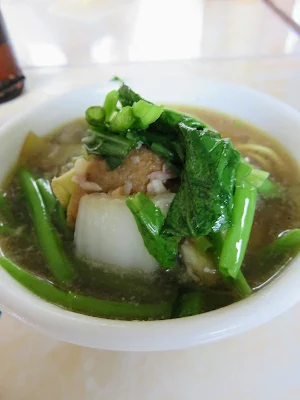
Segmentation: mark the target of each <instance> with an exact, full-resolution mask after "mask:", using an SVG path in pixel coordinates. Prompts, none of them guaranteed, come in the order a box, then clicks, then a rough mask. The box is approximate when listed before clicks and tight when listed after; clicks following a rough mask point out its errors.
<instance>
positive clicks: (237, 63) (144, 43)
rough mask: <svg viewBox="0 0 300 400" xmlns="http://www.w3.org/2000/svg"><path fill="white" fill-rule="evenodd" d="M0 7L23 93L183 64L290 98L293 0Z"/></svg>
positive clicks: (171, 71) (131, 0) (119, 0)
mask: <svg viewBox="0 0 300 400" xmlns="http://www.w3.org/2000/svg"><path fill="white" fill-rule="evenodd" d="M0 10H1V13H2V16H3V18H4V21H5V24H6V27H7V30H8V33H9V37H10V40H11V44H12V46H13V48H14V51H15V54H16V59H17V60H18V63H19V65H20V66H21V69H22V71H23V73H24V74H25V75H26V78H27V83H26V92H25V94H26V95H29V94H30V95H31V96H32V95H33V93H34V92H36V90H38V91H40V93H41V92H43V93H48V94H49V93H51V94H53V93H60V92H61V91H64V90H67V89H68V88H69V87H70V86H72V87H74V85H81V84H85V83H88V82H94V81H95V79H96V80H98V81H99V80H105V79H109V78H110V77H111V76H113V75H116V74H119V75H122V77H123V78H126V77H129V76H130V75H134V76H136V75H144V76H145V75H147V76H149V77H151V76H152V75H154V76H155V75H156V74H157V73H159V74H161V75H166V76H169V75H173V76H180V75H187V74H188V75H202V76H203V75H204V76H210V77H214V78H220V79H226V80H230V81H233V82H236V83H243V84H246V85H249V86H251V87H255V88H258V89H260V90H263V91H265V92H268V93H270V94H272V95H275V96H277V97H280V98H282V99H284V100H285V101H286V102H288V103H289V104H291V105H293V106H294V107H300V104H299V100H298V98H297V94H296V92H295V91H293V90H290V88H291V87H295V84H298V83H299V85H300V80H299V79H300V78H299V74H298V71H299V70H300V0H26V1H24V0H2V2H1V3H0ZM0 61H1V62H0V64H2V67H1V65H0V73H1V68H2V69H3V63H4V62H5V60H4V61H3V60H2V59H1V60H0ZM87 71H88V72H87ZM291 75H292V76H293V79H290V77H291ZM53 78H55V79H53ZM0 80H1V75H0ZM3 108H4V107H2V110H3ZM9 108H11V107H9ZM5 113H10V111H9V110H8V111H7V108H6V110H5ZM6 115H7V114H6ZM0 118H2V119H3V117H1V114H0Z"/></svg>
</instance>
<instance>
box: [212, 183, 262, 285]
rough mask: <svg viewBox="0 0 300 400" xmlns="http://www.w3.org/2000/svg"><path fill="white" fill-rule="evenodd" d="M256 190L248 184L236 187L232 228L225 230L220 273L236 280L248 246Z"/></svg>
mask: <svg viewBox="0 0 300 400" xmlns="http://www.w3.org/2000/svg"><path fill="white" fill-rule="evenodd" d="M256 198H257V190H256V189H255V188H254V187H253V186H252V185H251V184H249V183H248V182H245V181H244V182H242V183H241V184H240V185H239V186H237V187H236V191H235V194H234V200H233V202H234V206H233V213H232V227H230V228H229V229H228V230H227V233H226V236H225V239H224V245H223V248H222V252H221V257H220V265H219V268H220V272H221V273H222V274H223V275H225V276H231V277H232V278H237V276H238V273H239V271H240V268H241V265H242V262H243V259H244V256H245V252H246V248H247V245H248V241H249V237H250V233H251V229H252V224H253V218H254V213H255V207H256Z"/></svg>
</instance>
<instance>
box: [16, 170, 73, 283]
mask: <svg viewBox="0 0 300 400" xmlns="http://www.w3.org/2000/svg"><path fill="white" fill-rule="evenodd" d="M19 179H20V185H21V189H22V190H23V192H24V194H25V198H26V202H27V206H28V208H29V212H30V214H31V217H32V220H33V225H34V228H35V232H36V235H37V238H38V242H39V245H40V248H41V250H42V253H43V255H44V257H45V260H46V261H47V264H48V267H49V269H50V271H51V273H52V275H53V276H54V278H55V280H56V282H57V284H58V285H59V286H65V285H66V284H67V283H68V282H70V281H71V280H72V279H73V278H74V275H75V272H74V269H73V266H72V264H71V262H70V260H69V259H68V258H67V256H66V254H65V253H64V250H63V248H62V246H61V243H60V239H59V236H58V234H57V232H56V230H55V228H54V227H53V225H52V223H51V221H50V217H49V213H48V211H47V208H46V205H45V202H44V200H43V197H42V195H41V193H40V191H39V188H38V186H37V183H36V182H35V180H34V178H33V177H32V176H31V174H30V172H29V171H27V170H26V169H23V168H22V169H21V170H20V171H19Z"/></svg>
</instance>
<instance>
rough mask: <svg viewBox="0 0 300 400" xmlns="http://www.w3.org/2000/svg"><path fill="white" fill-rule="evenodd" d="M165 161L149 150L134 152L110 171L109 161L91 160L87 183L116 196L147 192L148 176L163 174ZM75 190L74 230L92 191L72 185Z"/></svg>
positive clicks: (70, 208) (70, 213)
mask: <svg viewBox="0 0 300 400" xmlns="http://www.w3.org/2000/svg"><path fill="white" fill-rule="evenodd" d="M162 166H163V161H162V160H161V159H160V157H159V156H158V155H157V154H155V153H153V152H152V151H151V150H148V149H144V148H141V149H138V150H132V151H131V152H130V153H129V154H128V156H127V158H126V160H125V161H124V162H123V164H122V165H120V167H118V168H117V169H115V170H113V171H111V170H110V169H109V168H108V166H107V164H106V161H104V160H101V159H99V158H94V159H93V160H92V161H89V163H88V165H87V164H86V165H85V168H86V181H87V182H94V183H96V184H97V185H99V186H100V187H101V189H102V192H105V193H109V192H112V193H113V196H114V197H120V196H123V195H124V194H127V195H128V194H130V193H127V192H128V188H129V187H130V192H131V193H138V192H146V191H147V185H148V183H149V182H150V178H149V175H150V174H151V173H152V172H156V171H161V170H162ZM73 184H74V185H76V187H75V188H74V190H73V193H72V196H71V199H70V202H69V205H68V209H67V222H68V224H69V225H70V226H71V227H74V226H75V223H76V218H77V213H78V208H79V202H80V199H81V197H82V196H84V195H85V194H90V193H92V191H88V190H84V189H83V188H82V187H80V185H79V184H78V182H77V183H75V182H73Z"/></svg>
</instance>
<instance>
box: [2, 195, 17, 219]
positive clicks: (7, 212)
mask: <svg viewBox="0 0 300 400" xmlns="http://www.w3.org/2000/svg"><path fill="white" fill-rule="evenodd" d="M0 215H1V216H2V218H4V220H5V222H13V221H14V216H13V213H12V211H11V209H10V207H9V205H8V202H7V200H6V196H5V193H3V192H2V191H1V190H0Z"/></svg>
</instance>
